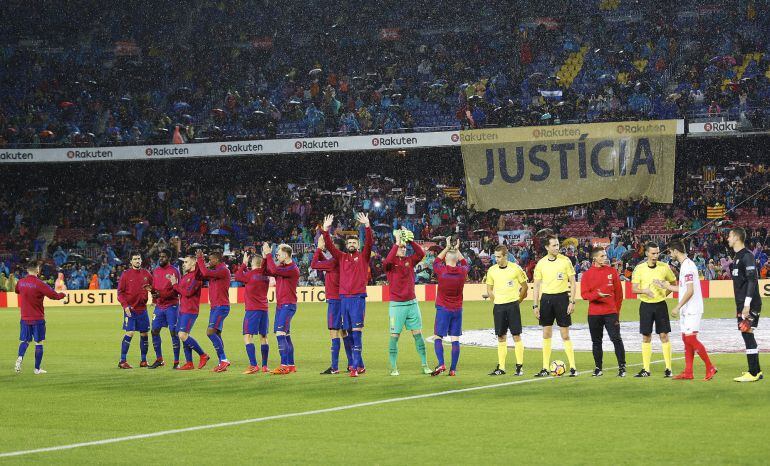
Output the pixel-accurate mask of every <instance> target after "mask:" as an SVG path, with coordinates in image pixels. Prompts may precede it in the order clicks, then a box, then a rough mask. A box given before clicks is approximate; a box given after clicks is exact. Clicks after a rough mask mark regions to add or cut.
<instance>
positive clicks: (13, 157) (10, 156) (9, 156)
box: [0, 152, 35, 160]
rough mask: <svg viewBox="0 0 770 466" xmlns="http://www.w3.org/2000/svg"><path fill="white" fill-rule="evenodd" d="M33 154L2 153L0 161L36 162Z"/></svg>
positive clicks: (0, 153)
mask: <svg viewBox="0 0 770 466" xmlns="http://www.w3.org/2000/svg"><path fill="white" fill-rule="evenodd" d="M34 158H35V154H33V153H32V152H0V160H34Z"/></svg>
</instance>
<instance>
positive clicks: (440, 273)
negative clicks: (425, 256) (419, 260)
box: [433, 257, 471, 311]
mask: <svg viewBox="0 0 770 466" xmlns="http://www.w3.org/2000/svg"><path fill="white" fill-rule="evenodd" d="M470 269H471V267H470V266H469V265H468V261H466V260H465V259H460V260H459V261H458V262H457V265H455V266H449V265H446V262H444V261H443V260H441V258H440V257H436V260H434V261H433V273H434V274H435V275H436V280H437V281H438V287H437V288H438V289H437V292H436V307H439V306H440V307H443V308H444V309H446V310H448V311H459V310H461V309H462V308H463V288H465V280H466V279H467V277H468V271H469V270H470Z"/></svg>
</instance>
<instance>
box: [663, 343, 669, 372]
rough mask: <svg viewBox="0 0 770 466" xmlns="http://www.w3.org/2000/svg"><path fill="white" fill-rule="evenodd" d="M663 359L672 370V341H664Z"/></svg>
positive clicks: (667, 367)
mask: <svg viewBox="0 0 770 466" xmlns="http://www.w3.org/2000/svg"><path fill="white" fill-rule="evenodd" d="M661 346H663V360H664V361H665V362H666V369H668V370H671V342H670V341H667V342H665V343H663V344H662V345H661Z"/></svg>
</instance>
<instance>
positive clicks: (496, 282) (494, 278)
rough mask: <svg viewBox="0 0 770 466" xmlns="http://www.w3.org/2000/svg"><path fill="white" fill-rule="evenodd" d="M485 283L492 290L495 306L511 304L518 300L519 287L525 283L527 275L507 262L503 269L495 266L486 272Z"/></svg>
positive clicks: (513, 264) (517, 265)
mask: <svg viewBox="0 0 770 466" xmlns="http://www.w3.org/2000/svg"><path fill="white" fill-rule="evenodd" d="M486 283H487V285H490V286H492V287H493V289H494V292H495V301H494V303H495V304H507V303H512V302H514V301H518V300H519V292H520V290H521V285H522V284H525V283H527V274H526V273H524V270H523V269H522V268H521V267H519V264H515V263H513V262H508V265H506V266H505V268H504V269H503V268H500V266H499V265H498V264H495V265H493V266H492V267H490V268H489V270H487V281H486Z"/></svg>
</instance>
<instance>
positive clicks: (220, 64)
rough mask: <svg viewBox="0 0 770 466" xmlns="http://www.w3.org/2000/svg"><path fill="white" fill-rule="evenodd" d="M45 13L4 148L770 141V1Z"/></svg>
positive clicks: (6, 71)
mask: <svg viewBox="0 0 770 466" xmlns="http://www.w3.org/2000/svg"><path fill="white" fill-rule="evenodd" d="M34 3H35V2H33V3H31V4H30V6H29V10H30V14H29V15H25V16H24V17H19V15H13V13H14V9H12V8H11V9H5V11H2V12H0V21H2V23H3V24H5V25H6V27H5V28H4V31H3V33H0V147H3V146H10V147H14V146H20V147H30V146H33V147H46V146H50V145H74V146H94V145H99V146H105V145H118V144H148V143H168V142H171V141H172V140H173V137H174V135H175V133H176V132H177V131H178V138H179V139H181V140H182V141H186V142H192V141H196V140H223V139H251V138H275V137H281V136H288V135H292V136H298V135H304V136H317V135H327V134H333V135H347V134H364V133H383V132H384V133H392V132H401V131H412V130H414V131H421V130H427V129H437V128H453V129H456V128H478V127H484V126H487V125H500V126H517V125H533V124H560V123H564V122H574V121H618V120H623V119H653V118H674V117H686V116H692V117H695V116H698V115H704V116H706V115H710V116H725V117H730V118H731V119H740V121H741V124H742V125H743V126H745V127H757V126H759V127H764V126H766V125H767V118H768V115H767V114H766V113H765V110H764V109H766V108H768V107H770V81H769V80H768V75H770V67H769V65H770V53H768V52H770V6H768V5H767V4H766V3H765V2H751V1H749V2H739V3H740V5H739V7H737V8H721V7H719V6H718V5H717V6H716V7H712V6H703V4H702V2H696V1H689V0H688V1H681V2H676V3H675V4H674V3H669V4H665V3H661V2H631V1H625V0H624V1H621V2H617V5H615V6H613V7H612V8H606V5H604V4H605V3H606V2H601V1H598V0H574V1H570V2H549V4H548V8H547V9H545V8H544V7H542V6H540V5H538V4H533V5H523V4H517V5H516V6H514V7H512V6H511V4H510V2H503V1H499V0H498V1H492V2H486V3H485V6H484V8H472V7H469V6H468V5H465V4H447V2H438V1H435V0H418V1H410V2H403V1H399V2H396V3H393V4H392V5H389V6H384V5H381V4H379V3H372V2H366V1H361V0H359V1H354V2H352V3H351V2H340V1H337V0H335V1H324V2H320V1H310V2H304V3H303V4H302V7H301V8H299V7H298V9H301V10H303V11H302V12H300V11H297V12H296V13H297V14H287V11H286V9H285V5H284V4H282V3H280V2H267V1H263V2H258V4H257V5H255V4H254V2H246V1H228V2H219V1H215V0H204V1H196V2H192V3H190V4H189V5H185V6H184V7H181V6H180V7H179V8H168V9H164V8H154V7H151V6H148V5H145V4H141V3H138V4H121V5H115V6H114V8H103V6H102V5H100V4H98V2H89V1H81V2H72V5H69V4H68V5H66V6H63V7H62V8H61V10H58V9H57V12H56V13H57V14H55V15H50V14H45V11H47V10H49V8H48V7H46V6H45V4H43V5H42V8H41V10H42V12H41V11H37V10H38V9H36V8H35V7H34V6H32V5H33V4H34ZM320 5H323V8H324V10H325V11H334V14H328V15H327V14H323V15H319V14H312V13H311V12H313V11H315V10H317V9H319V8H320ZM575 9H579V10H580V11H581V14H580V15H575V14H573V13H574V11H575ZM8 15H12V16H11V17H7V16H8ZM149 17H152V18H153V20H152V21H148V20H147V19H148V18H149ZM62 24H71V25H77V26H76V30H77V32H73V30H72V29H71V28H70V29H67V31H63V30H62V26H61V25H62ZM150 24H151V26H150Z"/></svg>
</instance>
